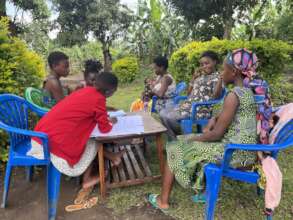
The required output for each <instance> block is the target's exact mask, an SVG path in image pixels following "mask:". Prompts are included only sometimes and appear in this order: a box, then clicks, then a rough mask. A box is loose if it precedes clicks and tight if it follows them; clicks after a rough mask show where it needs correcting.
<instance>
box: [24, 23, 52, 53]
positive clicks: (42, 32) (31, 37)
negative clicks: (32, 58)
mask: <svg viewBox="0 0 293 220" xmlns="http://www.w3.org/2000/svg"><path fill="white" fill-rule="evenodd" d="M49 27H50V23H49V22H48V21H47V20H45V19H40V20H36V21H33V22H32V23H30V24H27V25H25V26H23V32H22V33H21V34H20V35H19V37H20V38H21V39H23V40H25V42H26V43H27V44H28V46H29V47H30V48H31V49H32V50H34V51H36V52H37V53H38V54H40V55H43V56H44V57H46V55H47V54H48V50H49V45H50V38H49V36H48V34H49Z"/></svg>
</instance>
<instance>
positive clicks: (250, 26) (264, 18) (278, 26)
mask: <svg viewBox="0 0 293 220" xmlns="http://www.w3.org/2000/svg"><path fill="white" fill-rule="evenodd" d="M276 6H277V7H276ZM290 7H292V6H290V4H289V1H287V0H278V1H277V2H276V1H275V0H268V1H264V2H262V3H260V4H257V5H256V6H255V7H254V8H252V9H251V10H250V11H249V13H247V14H245V15H244V16H242V17H241V18H240V19H238V22H237V23H236V26H235V27H234V28H233V30H232V39H242V40H243V39H247V40H251V39H253V38H264V39H271V38H274V39H279V40H284V41H289V42H293V38H292V36H293V14H292V8H290Z"/></svg>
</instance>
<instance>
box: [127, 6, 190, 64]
mask: <svg viewBox="0 0 293 220" xmlns="http://www.w3.org/2000/svg"><path fill="white" fill-rule="evenodd" d="M190 37H191V28H190V26H188V25H187V23H186V22H185V20H184V19H183V17H182V16H177V15H176V14H175V13H174V11H173V9H172V8H170V7H168V5H167V4H165V2H164V1H160V0H139V1H138V7H137V12H136V14H135V20H134V21H133V22H132V23H131V26H130V27H129V29H128V34H127V35H126V40H125V41H126V42H127V44H126V46H127V48H128V49H130V51H131V52H133V53H135V54H136V55H137V56H138V57H139V58H140V60H142V61H147V62H150V61H152V59H153V58H154V56H158V55H166V56H169V55H171V53H172V52H173V51H174V49H177V48H178V47H179V46H180V45H182V44H183V43H184V42H186V41H187V40H189V39H190ZM146 58H147V59H146Z"/></svg>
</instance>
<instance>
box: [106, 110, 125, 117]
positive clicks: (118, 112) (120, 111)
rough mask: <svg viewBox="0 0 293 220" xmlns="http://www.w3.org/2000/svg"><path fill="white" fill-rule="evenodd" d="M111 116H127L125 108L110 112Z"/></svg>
mask: <svg viewBox="0 0 293 220" xmlns="http://www.w3.org/2000/svg"><path fill="white" fill-rule="evenodd" d="M108 115H109V117H120V116H125V115H126V113H125V112H124V111H123V110H118V111H115V112H108Z"/></svg>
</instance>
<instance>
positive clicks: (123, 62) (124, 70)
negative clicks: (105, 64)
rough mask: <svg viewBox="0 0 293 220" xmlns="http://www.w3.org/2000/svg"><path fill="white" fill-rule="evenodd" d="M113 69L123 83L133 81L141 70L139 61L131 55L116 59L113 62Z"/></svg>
mask: <svg viewBox="0 0 293 220" xmlns="http://www.w3.org/2000/svg"><path fill="white" fill-rule="evenodd" d="M113 71H114V73H115V74H116V75H117V77H118V78H119V81H120V82H121V83H129V82H132V81H133V80H134V79H135V78H136V76H137V74H138V72H139V65H138V61H137V59H136V58H135V57H131V56H128V57H124V58H122V59H119V60H116V61H115V62H114V63H113Z"/></svg>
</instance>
